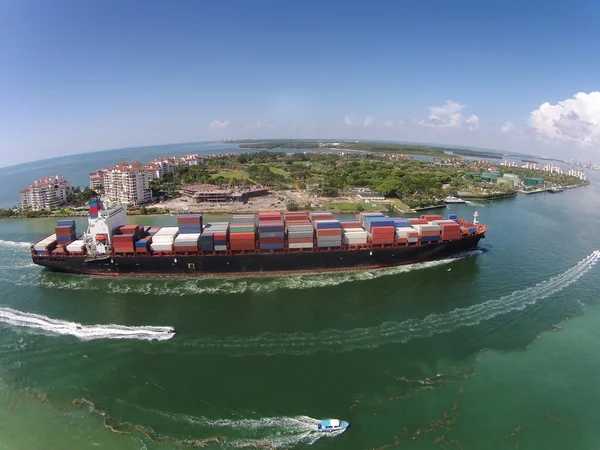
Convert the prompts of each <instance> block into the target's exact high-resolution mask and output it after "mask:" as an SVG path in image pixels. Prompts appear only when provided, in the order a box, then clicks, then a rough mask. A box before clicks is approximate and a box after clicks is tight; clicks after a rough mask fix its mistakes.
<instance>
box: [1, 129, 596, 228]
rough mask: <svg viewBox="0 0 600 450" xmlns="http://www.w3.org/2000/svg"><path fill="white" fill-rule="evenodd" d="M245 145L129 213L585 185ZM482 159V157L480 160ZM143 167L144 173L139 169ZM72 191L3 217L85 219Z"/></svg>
mask: <svg viewBox="0 0 600 450" xmlns="http://www.w3.org/2000/svg"><path fill="white" fill-rule="evenodd" d="M239 148H240V152H239V153H229V154H215V155H208V156H204V157H203V158H202V161H201V163H198V164H196V165H184V164H181V165H178V166H177V170H175V171H174V172H173V173H168V174H164V175H162V176H161V177H158V178H152V179H150V181H149V183H148V189H149V191H151V195H150V192H149V193H148V198H149V199H150V200H148V201H144V202H143V204H136V205H130V207H129V213H130V214H169V213H171V214H172V213H180V212H203V213H207V214H211V213H212V214H235V213H246V212H247V213H254V212H258V211H267V210H281V211H283V210H292V211H293V210H299V209H304V210H319V209H324V210H330V211H333V212H338V213H356V212H359V211H365V210H374V211H375V210H376V211H396V212H400V213H411V212H415V211H417V210H420V209H426V208H435V207H442V206H444V199H445V198H446V197H447V196H451V195H452V196H457V197H461V198H463V199H465V200H491V199H498V198H510V197H514V196H516V195H517V193H518V192H522V193H532V192H543V191H547V190H548V189H555V188H557V187H562V188H571V187H577V186H582V185H585V184H587V183H588V181H587V180H586V179H585V175H584V174H583V172H582V171H579V170H576V169H572V170H570V171H569V172H568V173H566V174H565V173H562V170H561V169H559V168H558V167H556V166H551V165H547V166H544V167H538V166H537V165H535V166H532V165H526V166H527V167H514V166H511V167H506V166H502V165H499V164H496V163H495V162H494V161H490V159H494V160H495V159H497V158H496V157H497V156H498V155H499V154H497V153H493V155H492V153H490V154H488V153H481V154H478V153H477V152H476V151H475V150H462V149H454V148H442V147H431V146H419V145H414V144H395V143H382V142H354V141H353V142H333V141H304V140H296V141H290V140H287V141H284V140H271V141H261V142H254V141H243V142H240V143H239ZM274 149H276V150H274ZM465 152H466V154H465ZM458 153H461V154H463V155H465V156H466V155H468V156H469V158H468V159H467V158H462V157H460V156H458ZM477 155H480V158H481V159H476V157H477ZM140 167H141V168H140V170H144V168H143V167H144V166H143V165H141V166H140ZM530 167H534V168H533V169H532V168H530ZM91 181H92V180H91ZM99 191H100V190H99ZM71 192H72V194H71V195H70V198H69V201H70V202H68V203H69V204H68V205H65V206H63V207H61V208H60V209H57V210H52V211H48V210H41V211H28V210H23V209H19V208H10V209H5V210H0V217H5V218H6V217H43V216H68V215H84V214H85V211H83V207H82V206H83V203H84V202H85V201H87V200H88V199H89V198H90V197H91V196H93V195H95V194H96V192H95V191H94V190H92V189H90V188H83V189H82V188H79V187H75V188H72V190H71ZM98 194H102V192H101V191H100V192H98Z"/></svg>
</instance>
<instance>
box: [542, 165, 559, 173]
mask: <svg viewBox="0 0 600 450" xmlns="http://www.w3.org/2000/svg"><path fill="white" fill-rule="evenodd" d="M542 170H543V171H544V172H550V173H555V174H557V175H562V173H563V170H562V169H561V168H560V167H558V166H556V165H554V164H546V165H545V166H544V167H542Z"/></svg>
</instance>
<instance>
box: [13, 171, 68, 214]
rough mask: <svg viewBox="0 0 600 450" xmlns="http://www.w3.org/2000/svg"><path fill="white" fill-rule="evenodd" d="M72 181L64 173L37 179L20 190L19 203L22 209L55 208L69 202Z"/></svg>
mask: <svg viewBox="0 0 600 450" xmlns="http://www.w3.org/2000/svg"><path fill="white" fill-rule="evenodd" d="M70 191H71V182H70V181H67V180H65V177H63V176H62V175H55V176H52V177H46V178H42V179H39V180H37V181H36V182H35V183H33V184H31V185H29V186H28V187H26V188H25V189H23V190H22V191H21V192H20V195H19V204H20V206H21V208H22V209H32V210H36V211H39V210H41V209H47V210H50V211H51V210H53V209H56V208H58V207H60V206H62V205H64V204H66V203H67V197H68V195H69V192H70Z"/></svg>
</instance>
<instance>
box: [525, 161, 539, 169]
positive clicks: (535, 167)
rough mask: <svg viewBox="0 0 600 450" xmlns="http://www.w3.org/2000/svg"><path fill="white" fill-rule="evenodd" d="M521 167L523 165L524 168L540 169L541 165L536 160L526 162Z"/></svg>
mask: <svg viewBox="0 0 600 450" xmlns="http://www.w3.org/2000/svg"><path fill="white" fill-rule="evenodd" d="M521 167H523V169H529V170H540V166H538V165H537V163H534V162H526V163H525V164H523V165H522V166H521Z"/></svg>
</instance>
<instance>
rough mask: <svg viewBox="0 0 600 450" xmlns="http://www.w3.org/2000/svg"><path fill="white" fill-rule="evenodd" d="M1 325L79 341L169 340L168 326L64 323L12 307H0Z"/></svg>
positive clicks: (172, 334)
mask: <svg viewBox="0 0 600 450" xmlns="http://www.w3.org/2000/svg"><path fill="white" fill-rule="evenodd" d="M0 323H5V324H8V325H12V326H15V327H25V328H29V329H32V330H36V331H39V332H42V333H43V334H48V335H53V336H61V335H63V336H64V335H71V336H75V337H76V338H78V339H80V340H82V341H91V340H95V339H138V340H145V341H151V340H158V341H164V340H167V339H171V338H172V337H173V336H174V335H175V333H171V332H170V331H171V327H163V326H139V327H134V326H125V325H113V324H110V325H82V324H79V323H76V322H68V321H66V320H59V319H52V318H50V317H46V316H42V315H39V314H33V313H28V312H22V311H18V310H16V309H12V308H0Z"/></svg>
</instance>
